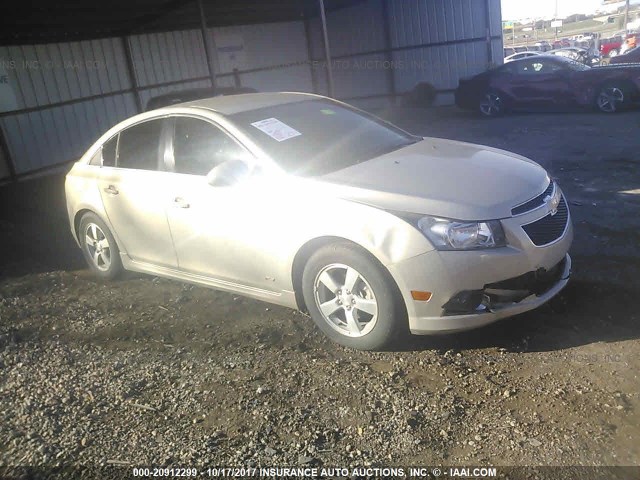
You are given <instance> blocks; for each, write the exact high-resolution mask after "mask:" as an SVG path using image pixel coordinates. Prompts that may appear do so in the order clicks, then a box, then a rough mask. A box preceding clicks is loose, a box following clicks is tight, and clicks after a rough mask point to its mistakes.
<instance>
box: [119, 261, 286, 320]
mask: <svg viewBox="0 0 640 480" xmlns="http://www.w3.org/2000/svg"><path fill="white" fill-rule="evenodd" d="M120 257H121V259H122V266H123V267H124V268H125V270H130V271H132V272H139V273H146V274H149V275H156V276H158V277H163V278H168V279H170V280H178V281H181V282H186V283H192V284H194V285H200V286H204V287H209V288H213V289H216V290H223V291H225V292H231V293H237V294H240V295H244V296H247V297H250V298H255V299H257V300H263V301H265V302H268V303H274V304H276V305H282V306H283V307H289V308H293V309H295V310H297V309H298V304H297V302H296V297H295V293H294V292H290V291H287V290H283V291H280V292H274V291H271V290H263V289H261V288H256V287H250V286H247V285H242V284H239V283H233V282H228V281H226V280H220V279H217V278H211V277H205V276H204V275H197V274H193V273H187V272H183V271H180V270H175V269H172V268H167V267H159V266H157V265H152V264H149V263H144V262H136V261H134V260H131V258H129V256H128V255H126V254H124V253H121V254H120Z"/></svg>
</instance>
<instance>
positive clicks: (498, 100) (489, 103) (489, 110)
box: [478, 91, 505, 118]
mask: <svg viewBox="0 0 640 480" xmlns="http://www.w3.org/2000/svg"><path fill="white" fill-rule="evenodd" d="M478 111H479V112H480V114H481V115H482V116H484V117H487V118H495V117H500V116H502V115H503V114H504V111H505V107H504V98H503V96H502V95H501V94H500V93H499V92H496V91H488V92H487V93H485V94H484V95H483V96H482V98H480V101H479V102H478Z"/></svg>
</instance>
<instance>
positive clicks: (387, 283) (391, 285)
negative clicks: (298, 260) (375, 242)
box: [302, 242, 408, 350]
mask: <svg viewBox="0 0 640 480" xmlns="http://www.w3.org/2000/svg"><path fill="white" fill-rule="evenodd" d="M302 294H303V297H304V301H305V304H306V306H307V309H308V311H309V314H310V315H311V318H312V319H313V321H314V322H315V323H316V325H317V326H318V328H320V330H322V332H323V333H324V334H325V335H327V336H328V337H329V338H330V339H331V340H333V341H334V342H336V343H339V344H341V345H344V346H346V347H350V348H355V349H357V350H382V349H384V348H386V347H389V346H390V345H391V344H392V343H393V342H394V340H396V339H398V338H400V337H402V336H403V335H405V334H406V333H407V332H408V322H407V317H406V309H405V307H404V303H403V302H402V297H401V295H400V292H399V290H398V288H397V286H396V284H395V282H394V281H393V279H392V278H391V276H390V275H389V273H388V272H387V271H386V270H384V267H383V266H382V265H380V264H379V263H378V262H377V261H376V260H375V259H373V258H371V256H370V255H369V254H367V253H366V252H364V251H362V250H361V249H360V248H358V247H357V246H355V245H353V244H350V243H347V242H344V243H334V244H331V245H327V246H325V247H322V248H321V249H319V250H318V251H317V252H315V253H314V254H313V255H312V256H311V258H309V260H308V261H307V264H306V265H305V268H304V272H303V274H302Z"/></svg>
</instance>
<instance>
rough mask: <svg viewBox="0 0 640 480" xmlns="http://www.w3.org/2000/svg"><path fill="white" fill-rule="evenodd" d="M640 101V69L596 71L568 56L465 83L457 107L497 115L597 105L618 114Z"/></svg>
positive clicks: (534, 60) (511, 66)
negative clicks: (519, 111)
mask: <svg viewBox="0 0 640 480" xmlns="http://www.w3.org/2000/svg"><path fill="white" fill-rule="evenodd" d="M638 100H640V66H638V67H637V68H634V67H629V66H624V67H614V66H611V67H596V68H591V67H589V66H587V65H584V64H582V63H579V62H576V61H575V60H571V59H569V58H566V57H561V56H553V55H538V56H535V57H529V58H525V59H522V60H515V61H513V62H509V63H507V64H505V65H502V66H500V67H497V68H495V69H492V70H489V71H487V72H484V73H481V74H480V75H477V76H475V77H473V78H471V79H468V80H464V79H463V80H461V81H460V86H459V87H458V89H457V90H456V104H457V105H458V106H459V107H461V108H464V109H468V110H476V111H479V112H480V113H481V114H482V115H484V116H486V117H495V116H498V115H501V114H503V113H505V112H509V111H518V110H522V111H532V110H541V109H546V110H573V109H575V108H591V107H595V108H597V109H598V110H600V111H601V112H605V113H613V112H617V111H619V110H622V109H624V108H627V107H630V106H631V105H633V104H634V103H636V102H637V101H638Z"/></svg>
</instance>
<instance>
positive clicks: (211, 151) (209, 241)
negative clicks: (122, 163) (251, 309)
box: [168, 116, 264, 286]
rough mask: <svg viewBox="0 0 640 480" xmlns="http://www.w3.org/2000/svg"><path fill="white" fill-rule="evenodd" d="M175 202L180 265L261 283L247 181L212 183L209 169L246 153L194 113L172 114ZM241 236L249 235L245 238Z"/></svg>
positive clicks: (173, 223)
mask: <svg viewBox="0 0 640 480" xmlns="http://www.w3.org/2000/svg"><path fill="white" fill-rule="evenodd" d="M174 122H175V129H174V135H173V142H172V143H173V150H172V151H173V161H172V162H170V163H173V170H174V172H175V173H174V178H175V181H174V182H173V184H172V186H171V192H172V197H173V205H172V206H171V207H170V208H169V210H168V218H169V224H170V226H171V234H172V236H173V242H174V245H175V249H176V253H177V256H178V264H179V268H180V270H183V271H185V272H186V273H191V274H197V275H203V276H206V277H209V278H215V279H218V280H222V281H229V282H232V283H236V282H237V283H241V284H244V285H253V286H256V285H258V284H260V285H262V284H264V276H263V277H262V279H260V278H259V275H258V274H257V273H256V272H257V271H259V270H260V271H264V270H263V269H257V268H256V263H259V262H260V260H259V259H258V258H256V256H255V255H248V249H247V246H248V245H247V243H248V244H249V245H255V243H256V242H255V236H256V235H259V234H260V233H259V232H256V230H255V228H254V224H253V220H252V219H253V217H254V216H255V214H256V208H255V205H253V203H252V202H250V201H249V199H252V198H253V196H252V195H251V192H250V191H247V189H250V188H251V187H250V186H249V184H248V183H245V182H241V183H240V184H238V185H230V186H220V187H213V186H211V185H209V184H208V183H207V177H206V175H207V173H209V172H210V171H211V169H213V168H214V167H215V166H217V165H220V164H221V163H223V162H225V161H227V160H231V159H240V160H242V159H247V157H248V156H249V155H250V154H249V153H248V152H247V151H246V150H245V149H244V148H243V147H242V146H241V145H240V144H238V143H237V142H236V141H235V140H234V139H233V138H232V137H231V136H229V135H228V134H227V133H226V132H225V131H223V130H222V129H220V128H218V127H217V126H216V125H214V124H213V123H211V122H209V121H207V120H203V119H199V118H194V117H181V116H178V117H175V118H174ZM243 238H247V239H250V241H249V242H247V243H245V242H244V241H243Z"/></svg>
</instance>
